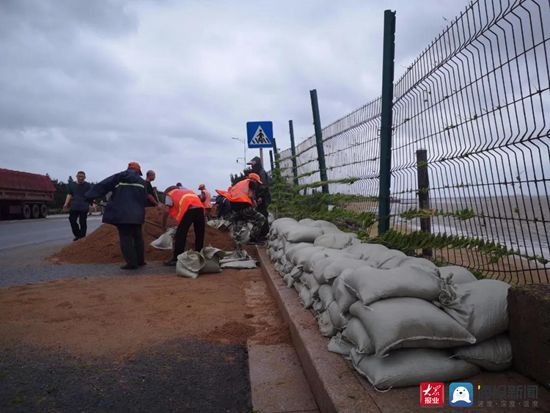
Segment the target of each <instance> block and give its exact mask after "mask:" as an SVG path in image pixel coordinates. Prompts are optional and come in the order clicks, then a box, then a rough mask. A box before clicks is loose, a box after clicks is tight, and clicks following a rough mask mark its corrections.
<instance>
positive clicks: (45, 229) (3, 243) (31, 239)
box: [0, 215, 173, 288]
mask: <svg viewBox="0 0 550 413" xmlns="http://www.w3.org/2000/svg"><path fill="white" fill-rule="evenodd" d="M100 225H101V216H96V215H92V216H90V217H88V234H90V233H91V232H93V231H94V230H95V229H97V227H99V226H100ZM71 242H73V234H72V232H71V227H70V225H69V221H68V215H56V216H52V217H48V218H45V219H38V220H20V221H0V288H1V287H10V286H15V285H23V284H33V283H37V282H44V281H51V280H56V279H60V278H73V277H87V276H97V275H105V276H117V275H129V273H128V271H125V270H121V269H120V268H119V265H116V264H54V263H51V262H49V261H46V258H47V257H49V256H50V255H52V254H54V253H55V252H57V251H59V250H60V249H61V248H63V246H65V245H67V244H70V243H71ZM162 273H173V268H170V267H163V266H162V265H159V264H156V265H155V264H153V265H147V266H146V267H142V268H140V269H139V270H136V271H132V275H145V274H162Z"/></svg>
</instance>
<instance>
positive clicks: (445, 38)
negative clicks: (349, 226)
mask: <svg viewBox="0 0 550 413" xmlns="http://www.w3.org/2000/svg"><path fill="white" fill-rule="evenodd" d="M549 40H550V4H549V2H548V1H547V0H538V1H536V0H515V1H512V0H510V1H506V0H502V1H494V0H479V1H474V2H472V3H470V4H469V5H468V6H467V7H466V9H465V10H464V12H462V13H461V14H460V15H459V16H458V17H456V18H455V19H454V20H453V21H452V22H451V23H450V24H449V25H448V27H447V28H446V29H445V30H444V31H443V32H442V33H441V34H440V35H439V36H438V37H437V38H436V39H435V40H434V41H433V42H432V43H431V44H430V45H429V46H428V47H427V48H426V49H425V50H424V51H423V52H422V53H421V55H420V56H419V57H418V58H417V59H416V60H415V61H414V62H413V63H412V64H411V65H410V66H409V67H408V68H407V70H406V72H405V74H404V75H403V76H402V77H401V78H400V79H399V80H398V81H397V82H395V84H394V98H393V132H392V151H391V152H392V166H391V203H390V205H391V218H390V227H391V228H392V229H394V230H398V231H400V232H402V233H405V234H406V233H411V232H414V231H417V230H418V229H419V228H420V226H419V222H420V218H419V217H420V215H422V214H420V212H423V213H424V215H423V216H426V213H427V214H428V215H429V216H430V217H431V227H432V234H434V235H437V234H439V235H440V236H443V235H444V236H447V237H451V238H452V237H454V238H456V239H470V240H476V242H477V244H476V243H473V244H468V245H470V246H469V247H466V248H464V247H452V246H451V247H449V246H447V247H445V248H439V249H436V250H434V259H436V260H441V261H444V262H448V263H454V264H457V265H462V266H466V267H468V268H470V269H472V270H475V271H478V272H480V273H483V274H484V275H485V276H489V277H492V278H497V279H501V280H504V281H508V282H512V283H519V284H523V283H537V282H549V281H550V264H548V262H547V260H549V259H550V246H549V243H550V242H549V233H550V226H549V222H550V195H549V193H550V191H549V187H550V182H549V175H550V122H549V121H550V112H549V108H550V89H549V88H550V85H549V78H550V74H549V67H550V45H549ZM321 109H322V107H321ZM380 111H381V99H376V100H374V101H372V102H370V103H368V104H366V105H365V106H363V107H361V108H359V109H357V110H355V111H354V112H352V113H350V114H348V115H346V116H344V117H343V118H341V119H340V120H337V121H336V122H334V123H332V124H331V125H329V126H327V127H325V128H323V133H322V135H323V145H324V152H325V160H326V167H327V178H328V181H329V191H330V193H341V194H354V195H362V196H364V197H365V198H364V200H362V201H358V202H354V203H353V204H349V205H346V208H350V209H353V210H356V211H366V210H369V211H373V212H377V210H378V202H377V201H376V199H377V198H378V194H379V182H380ZM418 149H426V150H427V153H428V168H429V175H430V189H429V194H430V208H429V209H427V210H426V209H424V210H423V211H419V209H418V206H417V205H418V201H417V196H418V185H417V161H416V155H415V154H416V151H417V150H418ZM280 159H281V160H280V166H281V172H282V174H283V176H285V177H286V178H287V180H288V182H289V183H292V178H293V174H292V158H291V152H290V149H287V150H285V151H283V152H282V153H281V154H280ZM296 159H297V165H298V169H297V175H298V182H299V184H300V185H304V184H309V185H312V186H313V187H315V186H316V182H318V181H319V180H320V178H319V164H318V159H317V150H316V146H315V137H314V136H311V137H309V138H307V139H305V140H304V141H303V142H302V143H301V144H299V145H298V146H297V148H296ZM338 181H342V182H338ZM344 181H345V182H344ZM476 245H477V246H476ZM487 245H493V246H495V248H500V249H501V250H505V251H507V253H506V254H504V255H503V256H502V257H500V258H499V259H497V260H495V259H490V258H489V257H488V256H487V254H485V253H484V251H485V250H484V248H480V247H482V246H487Z"/></svg>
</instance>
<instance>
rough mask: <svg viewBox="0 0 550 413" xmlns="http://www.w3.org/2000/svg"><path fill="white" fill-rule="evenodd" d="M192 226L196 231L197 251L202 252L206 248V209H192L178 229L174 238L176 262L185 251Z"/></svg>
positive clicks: (188, 211)
mask: <svg viewBox="0 0 550 413" xmlns="http://www.w3.org/2000/svg"><path fill="white" fill-rule="evenodd" d="M191 224H193V229H194V230H195V251H200V250H202V247H203V246H204V226H205V220H204V209H203V208H190V209H188V210H187V212H186V213H185V215H184V216H183V218H182V219H181V221H180V223H179V225H178V229H176V235H175V236H174V241H175V242H174V257H173V259H174V260H176V259H177V258H178V255H180V254H181V253H182V252H184V251H185V242H186V241H187V233H188V232H189V228H190V227H191Z"/></svg>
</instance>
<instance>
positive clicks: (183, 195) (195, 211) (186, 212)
mask: <svg viewBox="0 0 550 413" xmlns="http://www.w3.org/2000/svg"><path fill="white" fill-rule="evenodd" d="M164 195H165V201H164V205H165V206H166V207H165V210H164V215H163V218H162V228H163V230H165V231H166V222H167V220H168V215H170V216H172V217H173V218H174V219H175V220H176V221H177V223H178V228H177V229H176V235H175V236H174V252H173V255H172V258H171V259H170V260H168V261H166V262H165V263H164V265H168V266H170V267H173V266H175V265H176V263H177V261H178V255H180V254H181V253H183V252H184V251H185V243H186V241H187V233H188V232H189V227H191V224H193V229H194V230H195V250H196V251H200V250H202V247H203V245H204V226H205V223H204V208H203V205H202V202H201V200H200V199H199V197H198V195H197V194H195V193H194V192H193V191H192V190H190V189H187V188H184V187H183V186H182V188H181V189H178V187H177V186H170V187H168V188H166V190H165V191H164Z"/></svg>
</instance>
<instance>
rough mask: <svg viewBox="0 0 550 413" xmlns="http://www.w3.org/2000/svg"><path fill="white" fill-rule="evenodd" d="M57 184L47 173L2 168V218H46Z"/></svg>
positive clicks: (0, 197)
mask: <svg viewBox="0 0 550 413" xmlns="http://www.w3.org/2000/svg"><path fill="white" fill-rule="evenodd" d="M54 193H55V186H54V184H53V182H52V180H51V179H50V177H49V176H47V175H39V174H33V173H29V172H21V171H12V170H10V169H3V168H0V218H1V219H6V218H10V217H19V218H23V219H31V218H45V217H46V216H47V215H48V203H50V202H52V201H53V199H54Z"/></svg>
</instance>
